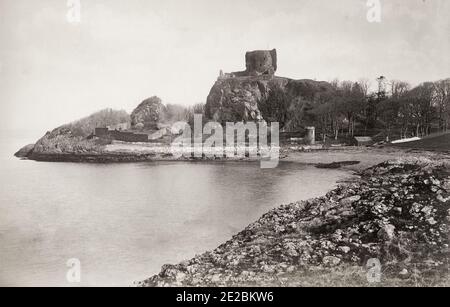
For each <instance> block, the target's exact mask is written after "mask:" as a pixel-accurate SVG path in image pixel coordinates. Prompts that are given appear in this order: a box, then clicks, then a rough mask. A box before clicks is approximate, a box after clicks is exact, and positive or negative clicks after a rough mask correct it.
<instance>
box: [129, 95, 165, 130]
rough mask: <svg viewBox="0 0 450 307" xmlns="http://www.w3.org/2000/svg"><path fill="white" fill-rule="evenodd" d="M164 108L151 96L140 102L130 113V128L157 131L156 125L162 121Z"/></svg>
mask: <svg viewBox="0 0 450 307" xmlns="http://www.w3.org/2000/svg"><path fill="white" fill-rule="evenodd" d="M165 111H166V107H165V106H164V105H163V104H162V102H161V99H160V98H158V97H156V96H153V97H151V98H148V99H146V100H144V101H143V102H141V104H139V105H138V106H137V108H136V109H134V111H133V113H131V126H132V127H133V128H135V129H137V128H138V127H141V128H142V125H144V127H145V128H147V129H157V128H158V124H159V123H160V122H162V121H164V116H165Z"/></svg>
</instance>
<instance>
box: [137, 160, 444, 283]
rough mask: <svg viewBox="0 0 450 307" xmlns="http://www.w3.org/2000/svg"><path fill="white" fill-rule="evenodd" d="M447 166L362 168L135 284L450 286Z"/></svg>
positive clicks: (420, 163)
mask: <svg viewBox="0 0 450 307" xmlns="http://www.w3.org/2000/svg"><path fill="white" fill-rule="evenodd" d="M449 165H450V164H448V162H442V161H438V160H429V159H424V158H423V159H417V158H414V159H402V160H396V161H390V162H384V163H382V164H379V165H377V166H374V167H371V168H368V169H366V170H363V171H361V172H359V173H358V175H359V178H357V179H355V180H353V181H351V182H347V183H344V184H342V185H341V186H339V187H338V188H337V189H335V190H333V191H331V192H329V193H328V194H327V195H326V196H324V197H321V198H317V199H312V200H308V201H302V202H298V203H293V204H289V205H285V206H281V207H279V208H276V209H274V210H272V211H270V212H269V213H267V214H265V215H264V216H263V217H262V218H261V219H259V220H258V221H257V222H255V223H253V224H251V225H250V226H248V227H247V228H246V229H245V230H243V231H242V232H240V233H239V234H237V235H236V236H234V237H233V238H232V239H231V240H230V241H228V242H226V243H225V244H223V245H221V246H219V247H218V248H217V249H215V250H213V251H209V252H206V253H204V254H202V255H198V256H196V257H194V258H193V259H191V260H187V261H184V262H182V263H180V264H177V265H165V266H163V268H162V270H161V272H160V273H159V274H158V275H155V276H153V277H151V278H149V279H147V280H145V281H142V282H139V283H138V285H139V286H147V287H166V286H189V287H196V286H372V285H375V286H377V285H388V286H389V285H390V286H417V285H421V286H445V285H447V286H448V285H449V284H450V283H449V255H450V253H449V252H450V250H449V244H450V240H449V234H450V233H449V227H450V168H449ZM378 264H379V265H380V266H378ZM373 265H375V266H373Z"/></svg>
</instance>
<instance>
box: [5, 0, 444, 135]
mask: <svg viewBox="0 0 450 307" xmlns="http://www.w3.org/2000/svg"><path fill="white" fill-rule="evenodd" d="M73 1H75V2H76V0H39V1H30V0H0V112H1V114H2V115H3V116H2V121H0V129H1V130H27V129H33V130H39V131H40V130H42V131H43V132H45V131H47V130H51V129H53V128H55V127H57V126H59V125H61V124H64V123H67V122H71V121H73V120H76V119H79V118H82V117H84V116H87V115H89V114H91V113H93V112H95V111H98V110H101V109H104V108H108V107H111V108H114V109H125V110H127V111H128V112H131V111H132V110H133V108H134V107H136V106H137V105H138V104H139V103H140V102H141V101H142V100H144V99H145V98H148V97H150V96H153V95H157V96H159V97H161V98H162V100H163V102H165V103H178V104H183V105H191V104H194V103H199V102H205V101H206V98H207V95H208V93H209V90H210V89H211V87H212V85H213V84H214V82H215V80H216V78H217V76H218V75H219V71H220V69H222V70H223V71H224V72H232V71H239V70H244V69H245V52H246V51H249V50H256V49H272V48H276V49H277V51H278V71H277V75H279V76H283V77H289V78H293V79H316V80H324V81H331V80H333V79H335V78H339V79H340V80H353V81H356V80H358V79H360V78H366V79H369V80H372V82H373V83H375V78H376V77H378V76H380V75H384V76H386V77H387V78H388V79H396V80H405V81H408V82H410V83H412V84H413V85H417V84H420V83H421V82H424V81H435V80H439V79H444V78H448V77H450V60H449V56H448V55H449V54H450V21H449V20H450V19H449V18H448V13H449V12H450V1H448V0H379V1H380V4H381V15H380V22H369V21H368V19H367V13H368V11H369V10H370V9H371V8H370V7H368V5H367V2H368V0H339V1H334V0H277V1H273V0H271V1H267V0H227V1H223V0H221V1H217V0H158V1H156V0H127V1H123V0H80V4H81V9H80V22H73V18H72V19H71V18H68V16H67V15H68V13H69V12H70V13H73V12H74V10H73V7H71V6H72V4H71V2H73ZM370 1H372V2H377V1H375V0H370ZM68 4H69V5H70V7H69V6H68ZM70 16H73V15H70Z"/></svg>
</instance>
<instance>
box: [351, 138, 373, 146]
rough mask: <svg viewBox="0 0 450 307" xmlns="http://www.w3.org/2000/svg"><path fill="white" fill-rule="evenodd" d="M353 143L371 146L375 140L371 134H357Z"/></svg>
mask: <svg viewBox="0 0 450 307" xmlns="http://www.w3.org/2000/svg"><path fill="white" fill-rule="evenodd" d="M353 143H354V144H353V145H355V146H371V145H373V143H374V141H373V139H372V138H371V137H370V136H355V137H354V138H353Z"/></svg>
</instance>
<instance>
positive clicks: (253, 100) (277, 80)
mask: <svg viewBox="0 0 450 307" xmlns="http://www.w3.org/2000/svg"><path fill="white" fill-rule="evenodd" d="M277 58H278V57H277V52H276V50H275V49H274V50H271V51H265V50H257V51H251V52H247V54H246V56H245V61H246V70H245V71H241V72H234V73H226V74H223V73H222V72H221V73H220V76H219V78H218V79H217V81H216V83H215V84H214V86H213V87H212V89H211V91H210V93H209V95H208V98H207V102H206V106H205V113H206V117H208V118H209V119H212V120H215V121H218V122H239V121H260V120H266V121H268V120H270V118H268V117H270V114H265V112H264V110H263V109H264V108H263V107H262V106H263V105H265V104H267V102H268V99H269V97H270V93H271V92H273V91H279V92H281V93H283V94H284V95H285V96H286V97H288V100H290V101H295V100H299V99H303V100H307V101H311V102H314V101H316V100H317V99H318V98H319V97H321V96H323V95H327V94H331V93H332V92H333V89H332V87H331V85H330V84H329V83H327V82H319V81H313V80H308V79H303V80H293V79H289V78H284V77H278V76H276V75H275V73H276V71H277V68H278V64H277ZM288 108H289V106H288Z"/></svg>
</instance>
